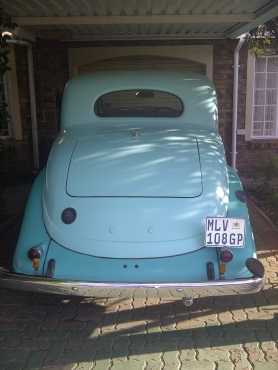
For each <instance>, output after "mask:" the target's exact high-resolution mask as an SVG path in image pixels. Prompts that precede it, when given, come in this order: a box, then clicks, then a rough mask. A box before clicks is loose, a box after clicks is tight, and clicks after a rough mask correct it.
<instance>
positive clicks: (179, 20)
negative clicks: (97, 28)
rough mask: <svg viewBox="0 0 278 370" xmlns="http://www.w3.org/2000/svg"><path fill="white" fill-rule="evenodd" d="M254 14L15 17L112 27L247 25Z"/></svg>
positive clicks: (32, 22) (34, 22)
mask: <svg viewBox="0 0 278 370" xmlns="http://www.w3.org/2000/svg"><path fill="white" fill-rule="evenodd" d="M254 19H255V15H254V14H200V15H196V14H192V15H189V14H188V15H146V16H137V15H134V16H113V15H111V16H68V17H13V18H12V21H13V22H14V23H16V24H17V25H19V26H46V25H49V26H60V25H69V26H70V25H111V24H167V23H176V24H185V23H187V24H193V23H201V24H202V23H246V22H251V21H253V20H254Z"/></svg>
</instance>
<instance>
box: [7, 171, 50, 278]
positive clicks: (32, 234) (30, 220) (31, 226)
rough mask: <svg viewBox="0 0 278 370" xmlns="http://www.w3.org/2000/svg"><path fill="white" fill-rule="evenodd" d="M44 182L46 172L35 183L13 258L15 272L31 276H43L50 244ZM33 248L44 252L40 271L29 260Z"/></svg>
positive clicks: (41, 173)
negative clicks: (30, 250)
mask: <svg viewBox="0 0 278 370" xmlns="http://www.w3.org/2000/svg"><path fill="white" fill-rule="evenodd" d="M44 181H45V171H44V170H42V171H41V172H40V174H39V175H38V176H37V178H36V179H35V181H34V183H33V186H32V189H31V192H30V195H29V197H28V201H27V204H26V207H25V212H24V217H23V222H22V225H21V229H20V234H19V238H18V242H17V245H16V250H15V254H14V257H13V270H14V272H17V273H23V274H31V275H41V274H42V273H43V262H44V260H45V257H46V254H47V250H48V247H49V242H50V238H49V236H48V234H47V232H46V229H45V226H44V222H43V217H42V189H43V184H44ZM31 247H39V248H40V250H41V252H42V257H41V263H40V266H39V268H38V270H34V269H33V267H32V263H31V261H30V259H29V258H28V250H29V249H30V248H31Z"/></svg>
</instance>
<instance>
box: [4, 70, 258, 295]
mask: <svg viewBox="0 0 278 370" xmlns="http://www.w3.org/2000/svg"><path fill="white" fill-rule="evenodd" d="M137 88H138V89H158V90H162V91H168V92H171V93H173V94H176V95H177V96H179V97H180V98H181V99H182V101H183V105H184V110H183V113H182V114H181V115H180V116H179V117H175V118H170V117H167V118H166V117H157V118H155V117H150V118H142V117H141V118H139V117H137V118H136V117H122V118H120V117H98V116H97V115H96V114H95V111H94V103H95V101H96V100H97V99H98V97H99V96H101V95H102V94H105V93H107V92H110V91H113V90H121V89H137ZM61 122H62V129H61V132H60V134H59V136H58V137H57V139H56V141H55V143H54V144H53V147H52V150H51V153H50V156H49V159H48V163H47V166H46V168H45V169H44V170H43V171H42V172H41V173H40V175H39V176H38V178H37V179H36V181H35V182H34V185H33V188H32V192H31V194H30V197H29V200H28V203H27V207H26V211H25V216H24V220H23V224H22V229H21V234H20V237H19V240H18V244H17V248H16V252H15V255H14V259H13V272H14V273H16V274H25V275H28V276H31V277H32V276H36V277H42V278H43V277H46V276H47V279H46V280H43V279H42V280H38V279H37V280H34V287H35V286H36V288H34V290H36V291H37V290H38V289H39V291H48V292H49V291H55V286H56V285H57V289H58V291H57V292H59V289H60V292H63V291H64V292H65V291H66V290H67V291H68V289H69V290H70V289H72V290H73V291H74V289H77V290H76V291H75V293H76V294H78V289H79V288H80V294H81V290H82V291H83V293H84V294H87V293H88V291H91V292H94V294H96V296H100V295H101V294H102V293H101V292H102V290H101V289H102V288H101V287H102V284H104V285H103V287H104V288H105V290H104V292H106V294H108V295H109V296H113V291H114V290H115V296H117V294H118V293H116V290H117V289H116V287H117V286H118V287H120V289H121V291H122V292H130V288H131V290H132V291H133V290H134V289H137V288H139V287H140V284H142V287H143V285H144V284H145V285H144V289H145V288H147V290H148V289H149V288H150V290H151V291H152V289H153V288H155V289H156V288H157V289H158V290H159V289H160V285H159V284H162V285H163V284H164V285H163V287H164V288H165V289H166V288H167V287H170V290H169V291H171V294H173V292H178V291H179V295H180V294H186V293H183V290H179V288H178V287H179V286H180V285H181V286H183V287H185V288H186V289H189V290H187V292H189V291H191V290H192V289H191V288H192V287H193V285H194V284H195V285H194V287H193V290H194V289H197V291H198V292H199V289H201V288H202V287H210V288H211V289H208V290H207V292H214V291H215V289H214V288H215V287H216V288H217V287H219V286H221V289H220V290H221V294H223V289H224V290H225V286H227V290H228V291H229V293H230V292H231V291H233V289H235V292H245V293H246V292H248V291H250V292H256V291H258V290H259V289H261V287H262V278H258V277H256V276H253V273H251V272H250V271H249V269H248V268H247V265H246V261H247V259H248V258H250V257H256V250H255V243H254V237H253V234H252V228H251V225H250V221H249V216H248V210H247V206H246V203H244V202H243V201H242V199H240V198H239V197H237V195H236V192H237V191H242V185H241V183H240V179H239V177H238V175H237V174H236V172H235V171H234V170H232V169H231V168H230V167H229V166H228V165H227V163H226V159H225V153H224V147H223V143H222V140H221V138H220V136H219V135H218V132H217V102H216V93H215V89H214V87H213V84H212V83H211V82H210V81H208V80H207V79H206V78H205V77H204V76H201V75H196V74H190V73H189V74H188V73H187V74H183V73H178V72H173V73H172V72H171V73H170V72H169V73H168V72H167V73H164V72H163V73H161V72H154V71H140V73H137V71H136V72H119V73H118V72H117V74H115V73H112V72H111V73H110V72H109V73H101V72H100V73H96V74H94V75H91V76H82V77H78V78H76V79H74V80H72V81H71V82H69V83H68V85H67V87H66V89H65V94H64V98H63V108H62V121H61ZM66 208H74V209H75V211H76V215H77V217H76V219H75V220H74V222H73V223H70V224H66V223H64V222H63V221H62V218H61V215H62V212H63V210H64V209H66ZM206 217H231V218H243V219H244V220H245V242H244V247H243V248H234V249H233V250H232V252H233V259H232V261H231V262H229V263H227V264H225V271H224V272H223V266H222V267H221V271H222V272H221V273H220V265H221V263H220V257H219V251H220V250H221V249H220V248H207V247H205V220H206ZM32 247H35V248H39V250H40V252H41V258H40V261H39V266H38V268H37V269H34V266H33V265H32V261H31V260H30V258H28V250H29V249H30V248H32ZM208 264H209V266H210V268H211V269H212V270H213V274H212V275H210V274H209V272H208ZM51 266H52V267H51ZM50 267H51V268H50ZM1 274H2V280H1ZM21 276H22V275H21ZM49 276H50V277H51V279H53V286H52V285H51V279H49ZM56 279H58V280H56ZM228 279H229V280H228ZM55 280H56V281H57V284H56V285H55V283H54V282H55ZM1 281H2V282H4V283H6V284H7V286H15V285H16V284H18V285H20V286H21V287H22V289H27V290H28V289H32V286H33V285H32V279H29V280H28V279H27V280H26V279H25V280H24V278H23V279H22V278H20V276H18V275H17V276H15V278H14V279H13V277H12V276H10V275H7V274H3V273H1V271H0V285H1ZM72 281H73V283H72ZM223 281H227V284H226V285H225V284H224V283H221V282H223ZM9 282H10V285H9V284H8V283H9ZM67 282H68V283H67ZM74 282H76V284H75V283H74ZM240 282H242V289H241V287H240V284H241V283H240ZM4 283H3V284H4ZM210 284H211V285H210ZM77 286H79V288H78V287H77ZM59 287H60V288H59ZM66 287H67V289H66ZM161 287H162V286H161ZM163 287H162V288H163ZM52 288H53V289H52ZM81 288H82V289H81ZM87 288H88V289H89V288H90V289H89V290H86V289H87ZM110 288H111V289H112V291H110ZM65 289H66V290H65ZM84 289H85V290H84ZM144 289H143V290H144ZM167 289H168V288H167ZM217 289H218V288H217ZM217 289H216V290H217ZM164 291H165V290H164ZM75 293H74V294H75ZM83 293H82V294H83ZM110 293H111V294H110ZM127 294H129V293H127ZM196 294H197V293H196ZM211 294H213V293H211Z"/></svg>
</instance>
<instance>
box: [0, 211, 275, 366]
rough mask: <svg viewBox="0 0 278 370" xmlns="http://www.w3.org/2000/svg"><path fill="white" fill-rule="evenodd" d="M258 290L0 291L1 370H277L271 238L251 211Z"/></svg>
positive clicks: (273, 257)
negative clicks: (198, 293) (173, 296)
mask: <svg viewBox="0 0 278 370" xmlns="http://www.w3.org/2000/svg"><path fill="white" fill-rule="evenodd" d="M251 210H252V213H253V214H254V215H255V216H254V217H253V219H254V225H255V230H256V237H257V240H258V246H259V256H260V258H261V260H262V261H263V263H264V264H265V267H266V271H267V281H266V288H265V290H264V291H263V292H262V293H260V294H257V295H250V296H249V295H247V296H241V297H221V298H216V299H200V300H199V301H198V302H195V303H194V305H193V306H192V307H190V308H189V309H186V308H185V307H184V306H183V304H182V303H181V302H179V301H176V302H167V301H158V300H154V299H148V300H146V301H143V300H102V301H98V302H93V301H92V300H90V299H82V300H81V299H65V298H60V297H53V296H47V295H33V294H23V293H18V292H9V291H5V290H0V370H8V369H10V370H17V369H49V370H50V369H52V370H54V369H57V370H66V369H75V370H77V369H78V370H81V369H82V370H89V369H99V370H100V369H112V370H116V369H119V370H122V369H123V370H124V369H128V370H131V369H144V370H150V369H152V370H155V369H169V370H171V369H190V370H191V369H192V370H193V369H194V370H195V369H197V370H230V369H255V370H262V369H265V370H278V349H277V340H278V275H277V273H278V247H277V246H278V233H277V232H276V231H275V230H274V229H272V228H271V227H270V226H269V224H268V223H267V222H265V220H264V219H263V218H262V217H261V216H260V215H259V214H258V213H257V212H256V210H254V209H253V208H252V209H251Z"/></svg>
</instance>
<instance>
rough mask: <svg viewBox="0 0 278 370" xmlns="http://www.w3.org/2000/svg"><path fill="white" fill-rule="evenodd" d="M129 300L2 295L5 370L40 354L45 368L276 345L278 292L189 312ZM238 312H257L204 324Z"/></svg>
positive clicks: (201, 303)
mask: <svg viewBox="0 0 278 370" xmlns="http://www.w3.org/2000/svg"><path fill="white" fill-rule="evenodd" d="M126 302H128V303H129V304H130V308H129V307H128V308H126V304H127V303H126ZM132 302H133V303H134V301H124V300H123V301H121V300H118V301H115V300H114V301H112V302H111V300H109V301H108V302H106V303H105V306H104V305H100V304H94V303H93V302H92V301H91V300H86V299H83V300H82V299H79V298H74V299H73V298H66V297H56V296H48V295H38V294H37V295H34V294H28V293H26V294H25V293H20V294H19V293H15V292H6V291H4V290H1V291H0V368H1V369H2V367H1V363H2V364H7V363H11V364H12V363H13V362H18V361H19V362H21V361H22V362H25V361H27V359H28V357H29V356H30V354H31V353H32V352H34V351H35V352H37V353H38V354H40V355H41V356H43V363H44V366H50V365H53V364H55V365H56V366H62V365H66V364H71V363H73V362H74V363H78V362H84V361H88V362H89V361H94V360H103V359H110V358H118V357H126V356H137V355H144V354H159V353H161V352H170V351H177V350H187V349H194V348H196V349H198V350H199V349H201V348H207V347H212V348H213V347H219V346H221V347H223V346H233V345H238V344H241V343H245V342H247V343H255V342H258V341H259V342H265V341H277V340H278V315H277V304H278V289H275V288H270V289H268V290H265V291H264V292H261V293H259V294H256V295H245V296H236V297H231V296H223V297H217V298H214V299H213V298H200V299H199V300H198V301H196V303H194V305H193V306H192V307H191V308H190V309H187V308H185V307H184V306H183V304H182V302H181V301H175V302H165V303H164V302H161V303H159V304H152V305H149V306H148V305H146V306H144V305H142V306H140V307H137V308H136V307H132ZM109 304H110V305H109ZM117 307H118V308H117ZM236 310H247V312H249V311H251V313H252V310H253V311H254V312H255V313H254V312H253V316H250V317H247V316H246V317H245V318H241V319H240V321H238V322H236V321H235V320H234V319H230V320H228V321H230V322H228V323H226V324H225V323H221V325H220V322H218V323H217V322H215V321H213V322H209V319H208V318H207V316H209V315H215V314H220V313H224V312H227V311H230V312H236ZM275 312H276V313H275ZM248 316H249V315H248ZM253 317H254V319H252V318H253ZM196 319H197V320H196ZM191 320H192V321H191ZM194 320H195V321H194ZM15 349H16V355H15ZM239 351H241V349H239ZM1 352H2V353H1ZM154 356H155V355H154ZM27 368H28V369H32V366H31V365H30V366H29V367H27ZM58 368H60V367H58Z"/></svg>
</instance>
